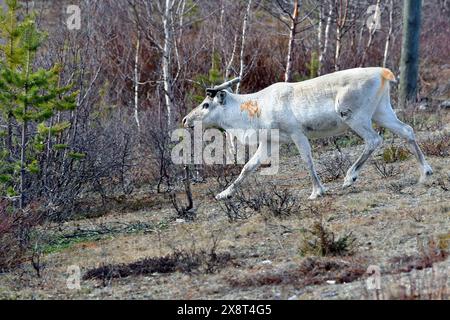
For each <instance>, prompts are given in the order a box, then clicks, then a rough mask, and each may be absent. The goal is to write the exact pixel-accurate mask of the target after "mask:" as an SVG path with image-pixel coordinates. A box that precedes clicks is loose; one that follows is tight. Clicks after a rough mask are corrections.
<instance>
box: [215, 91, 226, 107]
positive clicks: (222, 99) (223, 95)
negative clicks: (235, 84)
mask: <svg viewBox="0 0 450 320" xmlns="http://www.w3.org/2000/svg"><path fill="white" fill-rule="evenodd" d="M226 97H227V92H226V91H219V92H218V93H217V100H218V101H219V103H220V104H224V102H225V98H226Z"/></svg>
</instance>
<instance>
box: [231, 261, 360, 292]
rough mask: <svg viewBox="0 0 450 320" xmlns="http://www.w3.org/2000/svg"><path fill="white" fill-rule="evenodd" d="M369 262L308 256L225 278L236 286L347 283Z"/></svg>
mask: <svg viewBox="0 0 450 320" xmlns="http://www.w3.org/2000/svg"><path fill="white" fill-rule="evenodd" d="M366 269H367V268H366V266H365V265H364V264H363V263H361V262H359V261H357V260H354V259H351V260H344V259H337V258H323V257H308V258H306V259H304V260H303V261H302V262H301V263H300V265H299V266H298V267H297V268H293V269H288V270H279V271H277V270H273V271H269V272H259V273H256V274H247V275H245V276H243V277H239V276H232V277H228V278H226V281H227V282H228V283H229V284H230V285H231V286H233V287H260V286H266V285H282V284H285V285H295V286H300V287H306V286H310V285H319V284H324V283H325V282H326V281H328V280H331V281H335V282H336V283H348V282H352V281H355V280H357V279H359V278H361V277H363V276H364V274H365V273H366Z"/></svg>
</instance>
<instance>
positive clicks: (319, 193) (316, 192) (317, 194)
mask: <svg viewBox="0 0 450 320" xmlns="http://www.w3.org/2000/svg"><path fill="white" fill-rule="evenodd" d="M326 191H327V189H326V188H324V187H322V188H320V189H318V190H314V191H313V192H312V193H311V195H310V196H309V197H308V199H309V200H315V199H317V198H318V197H322V196H323V195H324V194H325V192H326Z"/></svg>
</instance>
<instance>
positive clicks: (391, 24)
mask: <svg viewBox="0 0 450 320" xmlns="http://www.w3.org/2000/svg"><path fill="white" fill-rule="evenodd" d="M393 27H394V0H390V2H389V31H388V35H387V37H386V44H385V46H384V55H383V67H384V68H385V67H386V64H387V57H388V53H389V46H390V42H391V38H392V30H393Z"/></svg>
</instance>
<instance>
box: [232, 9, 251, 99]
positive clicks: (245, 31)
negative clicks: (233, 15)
mask: <svg viewBox="0 0 450 320" xmlns="http://www.w3.org/2000/svg"><path fill="white" fill-rule="evenodd" d="M251 6H252V0H248V3H247V9H246V11H245V16H244V22H243V23H242V36H241V56H240V68H239V77H240V78H241V80H242V78H243V76H244V68H245V65H244V49H245V36H246V33H247V22H248V17H249V15H250V8H251ZM240 88H241V82H238V84H237V86H236V93H239V89H240Z"/></svg>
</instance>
